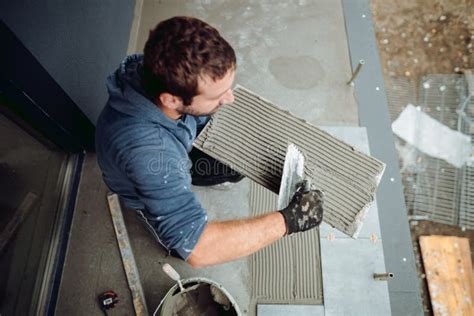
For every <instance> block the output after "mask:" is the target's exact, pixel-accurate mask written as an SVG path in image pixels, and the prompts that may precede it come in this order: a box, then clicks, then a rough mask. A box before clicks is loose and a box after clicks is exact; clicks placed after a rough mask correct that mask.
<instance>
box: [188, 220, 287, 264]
mask: <svg viewBox="0 0 474 316" xmlns="http://www.w3.org/2000/svg"><path fill="white" fill-rule="evenodd" d="M285 232H286V225H285V221H284V218H283V216H282V215H281V214H280V213H278V212H272V213H269V214H266V215H263V216H260V217H255V218H251V219H244V220H235V221H226V222H211V223H209V224H208V225H207V226H206V228H205V229H204V232H203V233H202V235H201V237H200V238H199V241H198V243H197V245H196V247H195V248H194V251H193V252H192V254H191V256H190V257H189V258H188V262H189V264H191V265H192V266H193V267H204V266H208V265H213V264H218V263H223V262H227V261H231V260H234V259H237V258H240V257H243V256H247V255H249V254H251V253H254V252H256V251H258V250H260V249H262V248H263V247H265V246H268V245H269V244H271V243H273V242H274V241H276V240H278V239H280V238H281V237H283V235H285Z"/></svg>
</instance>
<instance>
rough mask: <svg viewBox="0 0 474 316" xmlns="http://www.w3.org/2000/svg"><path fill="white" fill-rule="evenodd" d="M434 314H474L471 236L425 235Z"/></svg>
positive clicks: (425, 260)
mask: <svg viewBox="0 0 474 316" xmlns="http://www.w3.org/2000/svg"><path fill="white" fill-rule="evenodd" d="M420 247H421V254H422V257H423V264H424V267H425V271H426V278H427V280H428V289H429V292H430V298H431V306H432V308H433V313H434V315H443V316H444V315H469V316H470V315H474V305H473V294H474V293H473V292H474V279H473V271H472V262H471V255H470V249H469V240H468V239H467V238H459V237H451V236H421V237H420Z"/></svg>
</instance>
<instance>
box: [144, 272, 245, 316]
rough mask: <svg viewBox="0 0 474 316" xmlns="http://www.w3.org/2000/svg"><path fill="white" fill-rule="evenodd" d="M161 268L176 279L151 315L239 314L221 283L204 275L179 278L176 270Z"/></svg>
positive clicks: (236, 315) (228, 315) (237, 308)
mask: <svg viewBox="0 0 474 316" xmlns="http://www.w3.org/2000/svg"><path fill="white" fill-rule="evenodd" d="M166 268H168V271H166V269H165V267H163V270H165V272H166V273H167V274H168V275H169V276H170V277H171V278H172V279H174V280H175V281H177V282H178V283H177V284H175V285H174V286H173V287H171V289H169V291H168V292H167V293H166V295H165V297H164V298H163V299H162V300H161V302H160V304H159V305H158V307H157V308H156V310H155V312H154V313H153V316H156V315H162V316H171V315H173V316H174V315H176V316H191V315H192V316H199V315H225V316H240V315H241V313H240V310H239V307H238V306H237V303H236V301H235V299H234V298H233V297H232V296H231V295H230V293H229V292H228V291H227V290H226V289H225V288H224V287H223V286H222V285H220V284H218V283H217V282H214V281H212V280H210V279H207V278H203V277H196V278H188V279H184V280H180V277H179V274H178V273H177V272H176V271H175V270H174V269H172V268H171V266H169V265H168V266H167V267H166Z"/></svg>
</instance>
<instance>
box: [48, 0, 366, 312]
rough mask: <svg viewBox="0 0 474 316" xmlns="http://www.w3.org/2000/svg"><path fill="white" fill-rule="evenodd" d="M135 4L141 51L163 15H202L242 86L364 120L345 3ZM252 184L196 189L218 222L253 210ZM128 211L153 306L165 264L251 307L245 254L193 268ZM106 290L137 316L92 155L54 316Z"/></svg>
mask: <svg viewBox="0 0 474 316" xmlns="http://www.w3.org/2000/svg"><path fill="white" fill-rule="evenodd" d="M137 5H138V6H139V7H140V6H141V9H140V10H138V15H137V16H136V18H138V20H136V21H135V22H134V24H135V25H136V29H137V31H138V32H137V36H136V38H133V36H134V35H133V34H132V38H131V41H130V42H131V43H132V44H133V43H137V44H136V45H132V46H135V49H134V51H137V52H140V51H141V50H142V47H143V45H144V43H145V41H146V37H147V36H148V31H149V30H150V29H151V28H153V27H154V26H155V25H156V24H157V23H158V22H159V21H161V20H163V19H166V18H169V17H171V16H175V15H192V16H195V17H198V18H202V19H204V20H205V21H207V22H209V23H210V24H212V25H214V26H215V27H217V28H218V29H219V30H220V31H221V33H222V34H223V36H224V37H225V38H226V39H228V41H229V42H230V43H231V44H232V45H233V47H234V48H235V49H236V53H237V58H238V70H237V79H236V83H238V84H242V85H244V86H245V87H248V88H249V89H251V90H253V91H255V92H256V93H258V94H260V95H262V96H263V97H265V98H267V99H269V100H272V101H273V102H275V103H276V104H279V105H280V106H281V107H282V108H285V109H288V110H290V111H291V112H292V113H294V114H295V115H296V116H299V117H302V118H304V119H306V120H307V121H308V122H311V123H313V124H315V125H352V126H356V125H357V124H358V116H357V105H356V101H355V98H354V96H353V91H352V88H351V87H349V86H347V85H346V84H345V83H346V81H347V80H348V79H349V77H350V74H351V67H350V64H349V53H348V48H347V41H346V34H345V29H344V19H343V12H342V8H341V3H340V2H339V1H330V0H323V1H304V0H302V1H293V2H274V1H269V0H267V1H258V2H254V1H230V0H226V1H186V2H185V1H170V0H164V1H149V0H144V1H141V0H137ZM131 50H132V51H133V47H132V49H131ZM104 80H105V78H104ZM249 187H250V183H249V181H248V180H244V181H242V182H241V183H239V184H238V185H236V186H235V187H234V188H232V189H230V190H229V191H217V190H215V189H203V188H199V189H195V191H196V192H197V194H198V195H199V198H200V200H201V202H202V203H203V206H204V207H205V208H207V209H208V212H209V213H210V218H211V219H212V216H213V217H214V218H216V219H228V218H235V217H238V216H242V217H244V216H247V215H248V214H249V207H248V192H249ZM211 214H213V215H212V216H211ZM124 216H125V220H126V222H127V227H128V231H129V234H130V238H131V242H132V247H133V249H134V253H135V257H136V260H137V264H138V268H139V271H140V274H141V279H142V283H143V287H144V291H145V295H146V298H147V303H148V308H149V310H150V311H152V310H154V308H155V307H156V306H157V305H158V303H159V301H160V299H161V298H162V297H163V295H164V294H165V292H166V291H167V289H168V288H169V287H171V286H172V285H173V282H172V281H171V280H169V279H167V278H166V277H165V276H164V275H163V273H162V272H161V264H162V263H163V261H165V260H166V261H167V262H171V263H172V265H174V266H175V267H176V268H177V269H178V270H179V272H180V273H181V274H182V276H183V277H190V276H209V275H212V278H213V279H214V280H216V281H218V282H221V283H223V284H224V283H225V284H224V286H225V287H226V288H227V289H228V290H229V291H230V293H232V294H233V295H234V297H235V298H236V300H237V301H238V302H239V304H241V309H242V310H246V309H247V307H246V306H247V304H245V303H242V302H246V301H248V296H249V295H250V294H249V288H248V284H250V282H248V265H247V262H246V260H247V259H245V258H244V259H242V260H238V261H236V262H233V263H229V264H225V265H221V266H217V267H213V268H209V269H203V270H199V271H198V272H196V271H194V270H192V269H190V268H189V267H187V266H186V265H185V264H183V263H182V262H180V261H178V260H176V259H174V258H169V257H168V258H167V257H166V254H165V253H164V252H163V251H162V249H160V248H159V246H158V245H157V244H156V242H155V241H154V240H153V239H152V237H151V236H149V233H148V232H147V231H146V230H145V229H144V228H143V227H142V226H141V224H140V223H139V222H138V220H136V219H135V216H134V214H133V212H127V211H126V210H125V212H124ZM229 271H230V273H229ZM108 289H112V290H114V291H116V292H117V293H118V294H119V296H120V298H121V302H120V304H119V305H118V306H117V308H116V309H114V310H113V311H112V312H111V314H120V315H123V314H131V313H132V305H131V300H130V294H129V290H128V286H127V284H126V279H125V275H124V272H123V267H122V265H121V260H120V254H119V251H118V249H117V245H116V241H115V236H114V232H113V228H112V223H111V220H110V215H109V213H108V208H107V205H106V187H105V185H104V184H103V182H102V179H101V174H100V170H99V169H98V167H97V164H96V162H95V156H94V155H93V154H89V155H88V156H87V158H86V162H85V166H84V171H83V178H82V180H81V185H80V192H79V197H78V203H77V208H76V211H75V217H74V220H73V227H72V231H71V238H70V243H69V248H68V254H67V257H66V263H65V267H64V274H63V281H62V284H61V289H60V294H59V300H58V306H57V311H56V312H57V314H58V315H63V314H67V315H83V314H88V315H99V313H100V310H99V309H98V307H97V303H96V296H97V295H98V294H99V293H100V292H103V291H105V290H108ZM247 312H251V311H247Z"/></svg>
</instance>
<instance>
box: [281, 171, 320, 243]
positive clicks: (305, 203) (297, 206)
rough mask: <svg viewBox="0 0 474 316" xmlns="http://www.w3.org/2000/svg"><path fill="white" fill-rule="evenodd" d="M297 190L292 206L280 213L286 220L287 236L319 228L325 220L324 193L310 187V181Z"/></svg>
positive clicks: (303, 182) (301, 184) (300, 185)
mask: <svg viewBox="0 0 474 316" xmlns="http://www.w3.org/2000/svg"><path fill="white" fill-rule="evenodd" d="M297 188H298V189H297V190H296V192H295V194H294V195H293V198H292V199H291V201H290V204H289V205H288V206H287V207H286V208H284V209H283V210H281V211H279V212H280V213H281V214H282V215H283V217H284V218H285V223H286V234H287V235H291V234H293V233H297V232H304V231H306V230H308V229H311V228H313V227H316V226H319V224H321V222H322V220H323V204H324V200H323V199H324V194H323V192H322V191H321V190H317V189H315V188H313V187H312V186H310V185H309V182H308V180H304V181H302V182H300V183H299V184H298V185H297Z"/></svg>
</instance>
